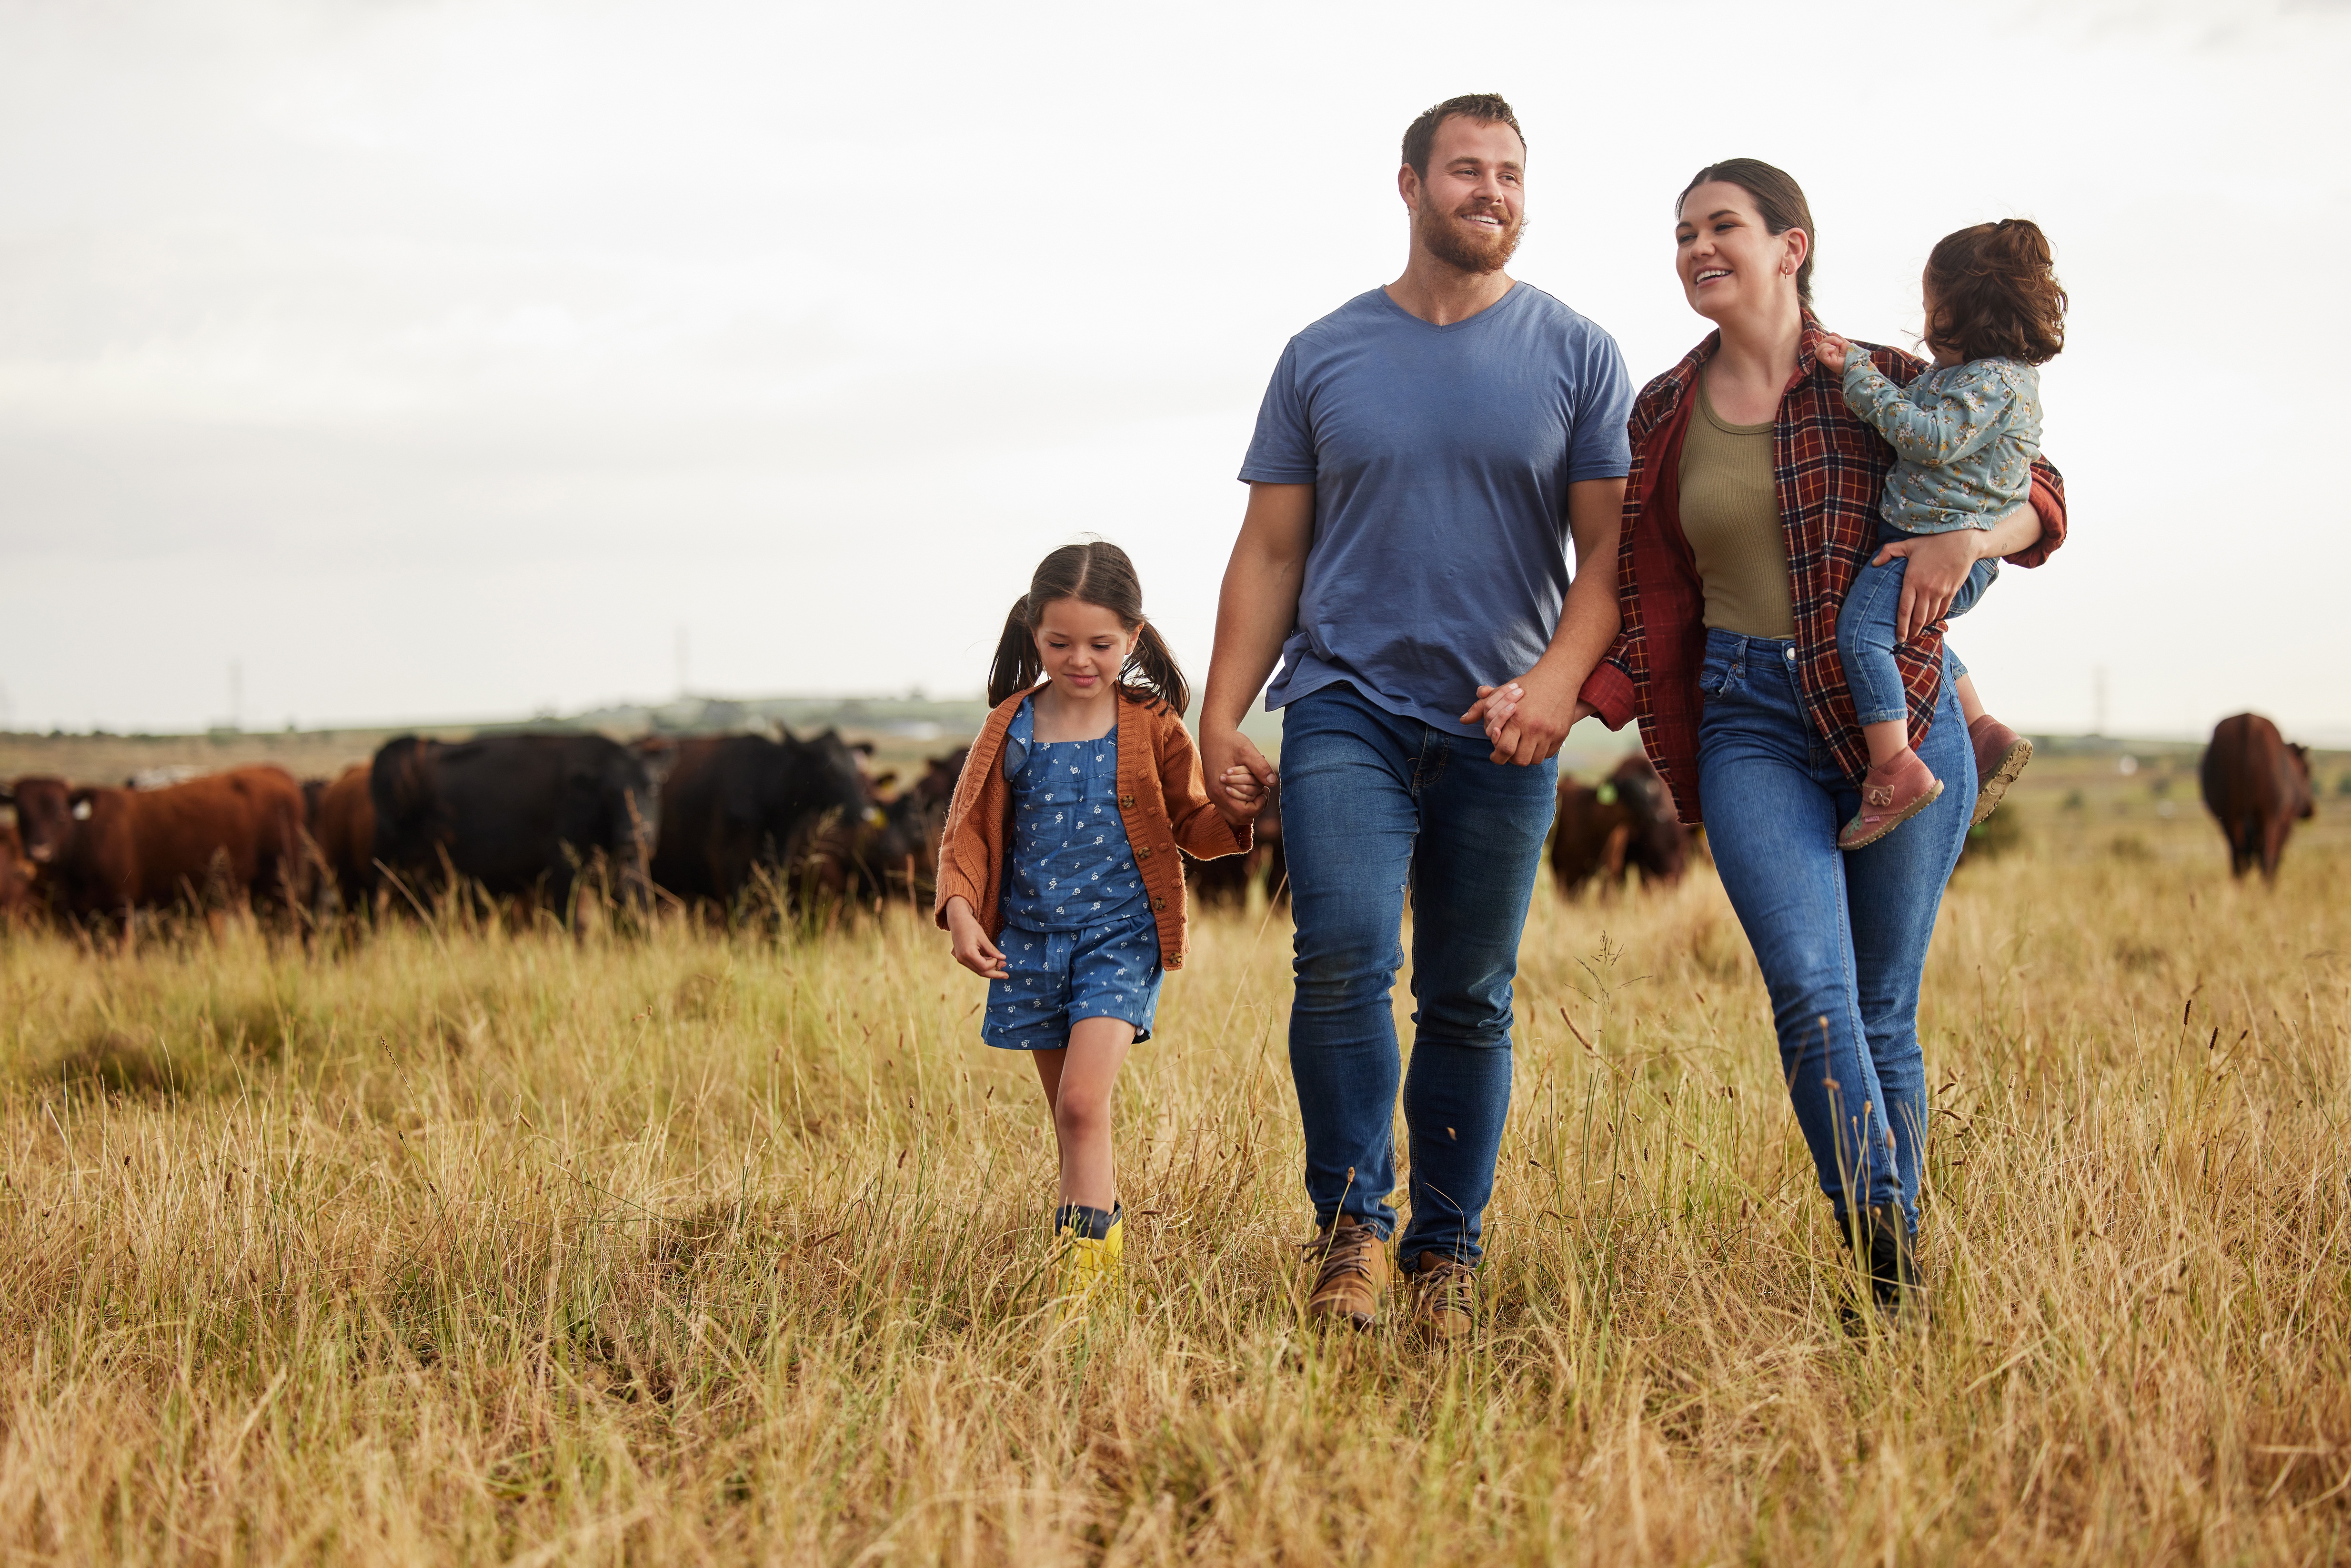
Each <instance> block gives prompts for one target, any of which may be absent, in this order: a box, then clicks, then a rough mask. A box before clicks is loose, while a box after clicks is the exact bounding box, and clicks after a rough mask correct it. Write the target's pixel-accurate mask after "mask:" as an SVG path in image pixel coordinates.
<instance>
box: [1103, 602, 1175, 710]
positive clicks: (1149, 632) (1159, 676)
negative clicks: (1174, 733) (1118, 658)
mask: <svg viewBox="0 0 2351 1568" xmlns="http://www.w3.org/2000/svg"><path fill="white" fill-rule="evenodd" d="M1120 680H1122V681H1123V684H1125V685H1126V686H1127V687H1128V688H1129V689H1130V690H1140V691H1146V692H1149V693H1150V694H1151V695H1152V696H1154V697H1155V698H1157V699H1158V700H1159V701H1161V702H1163V703H1165V705H1166V706H1168V707H1169V708H1172V709H1174V710H1175V712H1176V714H1177V715H1178V716H1180V715H1182V713H1183V712H1184V711H1185V710H1186V709H1187V708H1189V707H1191V705H1192V689H1191V687H1190V686H1189V685H1187V684H1186V682H1185V680H1184V671H1183V670H1182V668H1181V667H1179V666H1178V665H1177V664H1176V662H1175V654H1174V652H1172V651H1171V650H1170V649H1168V647H1167V641H1166V639H1165V638H1163V637H1161V636H1160V635H1159V628H1157V627H1155V626H1154V625H1152V624H1151V623H1150V622H1149V621H1144V623H1143V624H1142V625H1141V626H1139V627H1137V628H1135V631H1134V652H1132V653H1130V654H1128V655H1127V656H1126V669H1125V670H1122V671H1120Z"/></svg>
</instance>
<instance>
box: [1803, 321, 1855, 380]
mask: <svg viewBox="0 0 2351 1568" xmlns="http://www.w3.org/2000/svg"><path fill="white" fill-rule="evenodd" d="M1856 351H1857V350H1855V348H1854V346H1853V342H1852V339H1850V338H1847V337H1840V336H1839V335H1838V334H1836V333H1834V332H1825V331H1824V332H1823V333H1822V334H1821V340H1820V342H1819V343H1818V344H1817V345H1815V346H1814V348H1813V358H1816V359H1818V360H1819V361H1820V362H1821V363H1822V364H1823V365H1826V366H1827V367H1828V368H1829V369H1832V370H1834V371H1835V372H1836V373H1837V374H1838V375H1840V376H1842V375H1843V374H1844V358H1845V356H1846V355H1848V354H1852V353H1855V352H1856Z"/></svg>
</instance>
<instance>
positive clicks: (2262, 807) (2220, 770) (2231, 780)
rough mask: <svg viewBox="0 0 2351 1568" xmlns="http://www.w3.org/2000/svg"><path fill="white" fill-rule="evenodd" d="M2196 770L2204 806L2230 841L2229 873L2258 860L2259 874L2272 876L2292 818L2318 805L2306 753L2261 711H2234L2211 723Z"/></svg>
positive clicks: (2245, 868)
mask: <svg viewBox="0 0 2351 1568" xmlns="http://www.w3.org/2000/svg"><path fill="white" fill-rule="evenodd" d="M2201 772H2202V774H2203V784H2204V805H2205V806H2206V808H2207V809H2209V810H2210V812H2211V813H2212V815H2213V816H2214V817H2215V818H2217V819H2218V820H2219V822H2220V833H2221V835H2222V836H2224V837H2226V838H2227V839H2228V841H2229V874H2230V875H2231V876H2232V877H2241V876H2243V875H2244V874H2245V873H2246V872H2248V871H2250V870H2252V868H2253V867H2254V866H2256V865H2259V866H2260V867H2261V868H2262V879H2263V880H2265V881H2275V880H2276V879H2277V868H2278V857H2280V856H2282V855H2283V854H2284V853H2285V839H2286V835H2287V834H2289V833H2291V832H2293V831H2294V819H2295V818H2297V817H2304V816H2309V815H2313V814H2314V812H2315V811H2316V810H2317V806H2316V805H2315V803H2314V801H2313V800H2312V799H2311V794H2310V753H2308V752H2306V751H2304V749H2303V748H2302V747H2300V746H2294V745H2289V744H2287V743H2286V741H2285V738H2284V737H2283V736H2282V735H2280V734H2279V733H2278V728H2277V726H2276V725H2275V724H2273V723H2271V722H2269V721H2268V720H2267V719H2264V718H2262V716H2261V715H2260V714H2258V713H2238V714H2235V715H2233V716H2232V717H2230V718H2226V719H2223V720H2221V721H2220V723H2219V724H2217V725H2216V726H2214V727H2213V730H2212V743H2211V744H2210V745H2209V746H2207V747H2205V748H2204V765H2203V768H2202V770H2201Z"/></svg>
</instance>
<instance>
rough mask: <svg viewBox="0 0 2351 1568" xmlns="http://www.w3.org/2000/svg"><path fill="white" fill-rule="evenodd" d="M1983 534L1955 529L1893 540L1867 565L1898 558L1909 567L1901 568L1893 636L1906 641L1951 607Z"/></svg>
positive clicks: (1979, 552)
mask: <svg viewBox="0 0 2351 1568" xmlns="http://www.w3.org/2000/svg"><path fill="white" fill-rule="evenodd" d="M1983 545H1984V535H1983V532H1982V530H1980V529H1977V528H1955V529H1953V530H1951V532H1949V533H1948V534H1920V535H1915V536H1913V537H1911V538H1908V539H1896V540H1895V541H1894V542H1893V543H1892V544H1890V545H1886V548H1884V549H1882V550H1880V551H1878V552H1877V555H1876V558H1875V559H1873V560H1872V561H1871V562H1870V565H1871V566H1884V565H1885V564H1886V562H1888V561H1891V560H1894V559H1896V557H1899V558H1901V559H1904V560H1907V561H1908V562H1909V563H1910V564H1909V565H1908V566H1905V567H1904V568H1903V569H1902V603H1901V606H1900V607H1899V608H1898V609H1897V610H1896V613H1895V618H1894V635H1895V638H1896V639H1897V640H1898V641H1902V642H1907V641H1909V640H1910V639H1912V638H1914V637H1916V636H1917V635H1918V634H1919V633H1920V632H1922V631H1924V630H1926V629H1927V628H1928V627H1930V626H1932V625H1934V624H1935V623H1936V622H1937V621H1938V620H1940V619H1942V618H1943V616H1944V614H1945V612H1947V611H1948V610H1949V608H1950V607H1951V598H1952V596H1953V595H1955V594H1957V593H1958V592H1959V585H1960V584H1962V583H1964V582H1966V581H1967V580H1968V573H1969V572H1970V571H1971V570H1972V569H1973V568H1974V566H1975V564H1976V563H1977V562H1978V561H1980V560H1981V559H1983Z"/></svg>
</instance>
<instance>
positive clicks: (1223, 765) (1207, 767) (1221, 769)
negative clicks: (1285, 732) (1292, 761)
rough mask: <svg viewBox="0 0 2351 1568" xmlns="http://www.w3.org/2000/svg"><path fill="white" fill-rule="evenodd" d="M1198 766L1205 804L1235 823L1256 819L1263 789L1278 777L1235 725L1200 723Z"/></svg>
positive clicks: (1267, 788) (1260, 753) (1269, 786)
mask: <svg viewBox="0 0 2351 1568" xmlns="http://www.w3.org/2000/svg"><path fill="white" fill-rule="evenodd" d="M1200 766H1201V771H1202V772H1203V774H1206V775H1207V776H1206V780H1205V782H1206V783H1207V786H1208V804H1209V805H1213V806H1215V807H1216V808H1217V815H1218V816H1221V817H1223V818H1224V819H1225V820H1226V821H1227V822H1229V823H1231V824H1232V825H1233V826H1235V827H1239V826H1243V825H1244V824H1246V823H1249V822H1253V821H1255V820H1256V819H1257V814H1258V813H1259V812H1260V811H1262V810H1264V809H1265V792H1266V791H1267V790H1269V789H1271V788H1272V787H1273V785H1274V783H1275V781H1276V780H1278V779H1279V778H1280V774H1278V773H1276V772H1275V771H1274V766H1273V764H1272V763H1269V762H1267V761H1266V760H1265V753H1263V752H1260V751H1259V750H1258V749H1257V745H1256V742H1252V741H1251V740H1250V739H1249V737H1248V736H1247V735H1244V734H1242V733H1241V732H1240V727H1239V726H1238V725H1230V726H1211V725H1208V724H1206V723H1203V724H1202V725H1201V726H1200Z"/></svg>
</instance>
